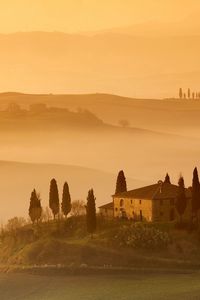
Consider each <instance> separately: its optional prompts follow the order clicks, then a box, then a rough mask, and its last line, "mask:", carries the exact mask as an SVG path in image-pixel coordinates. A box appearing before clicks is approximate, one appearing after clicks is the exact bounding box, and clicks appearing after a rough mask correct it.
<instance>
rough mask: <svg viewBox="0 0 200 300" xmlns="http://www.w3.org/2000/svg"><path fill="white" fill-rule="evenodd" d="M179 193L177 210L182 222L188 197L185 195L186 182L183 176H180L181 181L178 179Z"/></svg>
mask: <svg viewBox="0 0 200 300" xmlns="http://www.w3.org/2000/svg"><path fill="white" fill-rule="evenodd" d="M178 186H179V188H178V195H177V198H176V203H175V205H176V210H177V212H178V214H179V216H180V222H182V216H183V214H184V212H185V210H186V207H187V198H186V195H185V183H184V178H183V176H180V178H179V181H178Z"/></svg>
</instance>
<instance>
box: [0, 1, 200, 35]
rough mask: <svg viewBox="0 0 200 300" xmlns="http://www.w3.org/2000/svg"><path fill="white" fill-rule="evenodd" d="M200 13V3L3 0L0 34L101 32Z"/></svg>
mask: <svg viewBox="0 0 200 300" xmlns="http://www.w3.org/2000/svg"><path fill="white" fill-rule="evenodd" d="M197 11H199V12H200V0H0V32H2V33H6V32H16V31H34V30H45V31H63V32H73V31H87V30H99V29H105V28H110V27H117V26H123V25H132V24H134V23H138V22H144V21H150V20H161V21H177V20H180V19H183V18H185V17H187V16H188V15H190V14H193V13H194V12H197Z"/></svg>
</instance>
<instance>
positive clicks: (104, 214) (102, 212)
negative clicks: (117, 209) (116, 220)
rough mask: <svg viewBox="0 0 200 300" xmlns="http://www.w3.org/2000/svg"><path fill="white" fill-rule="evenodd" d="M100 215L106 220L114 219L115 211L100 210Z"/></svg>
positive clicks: (108, 209)
mask: <svg viewBox="0 0 200 300" xmlns="http://www.w3.org/2000/svg"><path fill="white" fill-rule="evenodd" d="M99 214H100V215H101V216H102V217H104V218H109V219H110V218H113V209H110V208H99Z"/></svg>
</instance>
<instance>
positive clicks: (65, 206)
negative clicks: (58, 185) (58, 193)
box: [61, 182, 72, 217]
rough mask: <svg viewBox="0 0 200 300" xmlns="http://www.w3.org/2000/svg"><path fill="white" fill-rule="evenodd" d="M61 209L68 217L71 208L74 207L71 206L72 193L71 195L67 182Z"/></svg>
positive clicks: (64, 187)
mask: <svg viewBox="0 0 200 300" xmlns="http://www.w3.org/2000/svg"><path fill="white" fill-rule="evenodd" d="M61 207H62V212H63V214H64V215H65V216H66V217H67V215H68V214H69V213H70V211H71V207H72V205H71V196H70V193H69V186H68V183H67V182H65V183H64V186H63V194H62V203H61Z"/></svg>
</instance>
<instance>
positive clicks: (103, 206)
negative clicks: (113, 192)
mask: <svg viewBox="0 0 200 300" xmlns="http://www.w3.org/2000/svg"><path fill="white" fill-rule="evenodd" d="M99 208H106V209H113V202H110V203H107V204H104V205H102V206H99Z"/></svg>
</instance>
